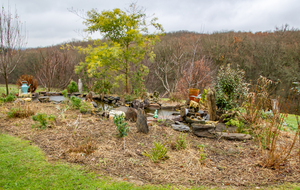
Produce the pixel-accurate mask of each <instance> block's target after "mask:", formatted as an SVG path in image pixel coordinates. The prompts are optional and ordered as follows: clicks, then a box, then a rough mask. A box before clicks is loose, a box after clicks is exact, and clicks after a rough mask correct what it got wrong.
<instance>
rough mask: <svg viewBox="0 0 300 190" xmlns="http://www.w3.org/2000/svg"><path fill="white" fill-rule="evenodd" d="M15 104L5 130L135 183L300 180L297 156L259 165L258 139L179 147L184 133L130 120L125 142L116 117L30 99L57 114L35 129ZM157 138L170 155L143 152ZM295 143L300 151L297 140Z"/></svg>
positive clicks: (59, 156) (52, 156)
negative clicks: (157, 157) (16, 113)
mask: <svg viewBox="0 0 300 190" xmlns="http://www.w3.org/2000/svg"><path fill="white" fill-rule="evenodd" d="M13 106H14V105H13V104H12V103H6V104H3V105H2V107H1V113H0V122H1V124H0V132H1V133H7V134H11V135H14V136H18V137H21V138H23V139H26V140H30V141H31V142H32V143H34V144H36V145H38V146H39V147H40V148H41V149H42V150H43V151H44V152H45V154H46V156H47V158H48V160H49V161H57V160H64V161H66V162H70V163H76V164H80V165H84V166H86V167H88V168H90V169H91V170H93V171H95V172H97V173H100V174H103V175H105V176H111V177H113V178H117V179H119V180H124V181H130V182H134V183H137V184H148V183H150V184H173V185H184V186H191V185H208V186H238V187H249V186H253V187H256V186H268V185H271V184H281V183H283V182H297V183H299V182H300V164H299V160H298V156H297V157H296V156H294V158H293V159H291V160H290V161H289V162H286V163H284V165H282V168H280V169H277V170H273V169H267V168H262V167H260V166H259V165H258V163H259V162H260V160H261V156H260V155H261V154H260V150H259V148H258V143H257V142H255V141H254V140H251V141H244V142H237V141H227V140H223V139H219V140H218V139H207V138H199V137H197V136H195V135H193V134H192V133H187V134H186V139H187V148H186V149H182V150H176V149H172V147H173V145H174V143H175V142H176V139H177V138H178V137H179V136H180V133H179V132H177V131H174V130H173V129H172V128H171V127H166V126H160V125H159V124H157V123H153V125H152V126H149V128H150V132H149V133H148V134H142V133H138V132H137V129H136V126H135V123H130V122H129V125H130V131H129V132H128V136H126V137H125V140H124V138H118V137H117V134H118V132H117V130H116V126H115V125H114V124H113V121H111V120H107V119H105V118H100V117H99V116H96V115H82V114H80V112H79V111H78V110H70V109H69V110H67V111H66V112H65V113H64V114H62V113H61V112H59V111H58V109H57V108H56V107H57V106H60V107H62V106H63V104H61V105H57V104H52V103H29V106H30V108H32V109H33V110H38V112H39V113H46V114H47V115H50V114H53V115H56V124H55V125H53V126H51V128H47V129H44V130H41V129H37V128H32V124H34V123H35V122H34V121H33V120H32V118H31V117H29V118H8V117H7V114H6V113H7V112H8V111H9V110H10V108H11V107H13ZM63 115H64V116H63ZM292 137H293V134H291V133H286V135H284V139H281V143H286V142H289V141H291V140H292ZM154 141H156V142H161V143H165V144H166V145H167V146H168V147H169V151H168V153H167V155H168V156H169V157H170V158H169V159H167V160H164V161H161V162H159V163H153V162H152V161H151V160H150V159H149V158H148V157H146V156H143V155H142V152H143V151H147V152H149V151H150V149H151V148H153V146H154V145H153V142H154ZM296 146H297V148H296V149H297V150H299V143H298V142H297V144H296ZM199 147H202V148H199ZM203 147H204V148H203ZM292 154H296V153H295V152H293V153H292Z"/></svg>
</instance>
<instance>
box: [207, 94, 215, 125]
mask: <svg viewBox="0 0 300 190" xmlns="http://www.w3.org/2000/svg"><path fill="white" fill-rule="evenodd" d="M206 102H207V106H208V115H209V120H211V121H215V120H216V119H217V117H216V116H217V105H216V91H215V90H214V89H209V90H208V92H207V95H206Z"/></svg>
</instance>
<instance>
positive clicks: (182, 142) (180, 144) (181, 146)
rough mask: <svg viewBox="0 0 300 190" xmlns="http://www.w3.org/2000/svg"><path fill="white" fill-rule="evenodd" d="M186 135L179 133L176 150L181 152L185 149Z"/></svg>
mask: <svg viewBox="0 0 300 190" xmlns="http://www.w3.org/2000/svg"><path fill="white" fill-rule="evenodd" d="M186 144H187V143H186V134H183V133H181V134H180V136H178V137H177V139H176V149H177V150H181V149H185V148H186Z"/></svg>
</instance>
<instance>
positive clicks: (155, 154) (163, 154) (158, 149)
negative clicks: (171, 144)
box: [142, 141, 169, 163]
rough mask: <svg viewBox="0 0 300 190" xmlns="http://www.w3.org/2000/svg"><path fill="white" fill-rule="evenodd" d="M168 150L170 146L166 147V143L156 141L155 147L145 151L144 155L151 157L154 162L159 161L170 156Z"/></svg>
mask: <svg viewBox="0 0 300 190" xmlns="http://www.w3.org/2000/svg"><path fill="white" fill-rule="evenodd" d="M167 152H168V147H166V146H165V144H162V143H159V142H155V141H154V148H152V149H151V151H150V153H148V152H147V151H144V152H143V153H142V155H144V156H147V157H149V158H150V159H151V160H152V161H153V162H154V163H157V162H159V161H160V160H166V159H168V158H169V156H168V155H167Z"/></svg>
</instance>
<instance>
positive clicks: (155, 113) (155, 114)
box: [153, 110, 158, 119]
mask: <svg viewBox="0 0 300 190" xmlns="http://www.w3.org/2000/svg"><path fill="white" fill-rule="evenodd" d="M153 118H156V119H157V118H158V115H157V110H155V112H154V116H153Z"/></svg>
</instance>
